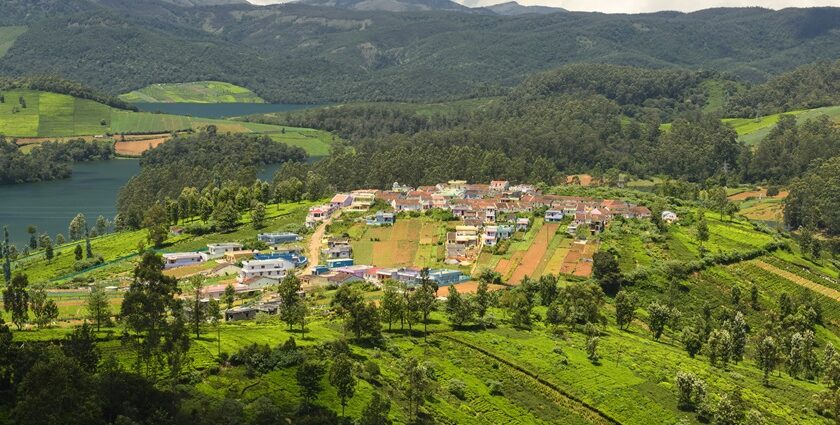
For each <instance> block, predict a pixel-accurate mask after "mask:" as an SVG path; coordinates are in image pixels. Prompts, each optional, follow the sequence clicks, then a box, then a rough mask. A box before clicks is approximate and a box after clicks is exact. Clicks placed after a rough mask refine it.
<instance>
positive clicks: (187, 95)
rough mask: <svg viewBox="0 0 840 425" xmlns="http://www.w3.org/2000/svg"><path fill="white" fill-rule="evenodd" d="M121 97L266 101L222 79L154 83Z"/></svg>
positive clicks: (152, 100) (168, 100)
mask: <svg viewBox="0 0 840 425" xmlns="http://www.w3.org/2000/svg"><path fill="white" fill-rule="evenodd" d="M120 99H122V100H124V101H126V102H129V103H265V101H264V100H263V99H262V98H260V97H259V96H257V95H256V94H254V92H252V91H251V90H248V89H246V88H245V87H240V86H236V85H233V84H230V83H225V82H221V81H198V82H194V83H172V84H153V85H151V86H148V87H144V88H142V89H140V90H135V91H133V92H131V93H126V94H124V95H121V96H120Z"/></svg>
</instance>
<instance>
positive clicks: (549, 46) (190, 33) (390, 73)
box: [0, 0, 840, 102]
mask: <svg viewBox="0 0 840 425" xmlns="http://www.w3.org/2000/svg"><path fill="white" fill-rule="evenodd" d="M3 7H4V12H7V11H8V13H4V14H3V16H0V25H20V24H26V25H27V26H28V28H29V29H28V30H27V32H25V33H24V34H23V35H21V36H20V37H18V38H17V40H16V41H15V42H14V45H13V46H12V48H11V49H10V50H9V51H8V53H7V54H6V55H5V56H4V57H2V58H0V73H5V74H12V75H25V74H31V73H36V72H37V73H55V74H58V75H60V76H63V77H65V78H69V79H73V80H77V81H81V82H83V83H85V84H88V85H91V86H93V87H94V88H97V89H100V90H103V91H108V92H109V93H112V94H118V93H125V92H129V91H131V90H134V89H138V88H141V87H145V86H147V85H149V84H153V83H162V82H188V81H203V80H218V81H226V82H230V83H233V84H237V85H241V86H244V87H247V88H249V89H251V90H253V91H255V92H256V93H257V94H258V95H259V96H260V97H262V98H264V99H266V100H268V101H286V102H328V101H349V100H421V99H423V100H429V99H446V98H461V97H467V96H473V95H487V94H501V93H504V91H505V90H506V88H508V87H512V86H514V85H515V84H517V83H519V82H520V81H522V80H524V79H525V78H526V77H527V76H529V75H531V74H533V73H535V72H538V71H543V70H546V69H550V68H555V67H557V66H559V65H563V64H568V63H575V62H598V63H610V64H624V65H635V66H645V67H654V68H662V67H679V68H688V69H704V70H714V71H719V72H725V73H727V74H731V75H732V77H733V78H736V79H740V80H743V81H753V82H759V81H763V80H765V79H767V78H770V77H772V76H774V75H777V74H779V73H782V72H784V71H787V70H790V69H793V68H795V67H797V66H800V65H802V64H805V63H810V62H814V61H817V60H821V59H828V58H831V59H833V58H837V57H840V32H838V31H837V29H838V28H840V9H835V8H815V9H785V10H781V11H772V10H767V9H759V8H747V9H713V10H706V11H701V12H696V13H691V14H681V13H674V12H667V13H665V12H663V13H655V14H644V15H607V14H598V13H572V12H563V13H553V14H546V15H535V14H528V15H521V16H501V15H495V14H492V13H491V12H489V11H487V10H485V11H484V12H483V13H474V12H471V13H464V12H460V11H439V10H433V11H414V12H386V11H370V10H348V9H341V8H336V7H329V6H310V5H305V4H284V5H274V6H265V7H258V6H252V5H246V4H234V5H223V6H204V7H202V6H199V7H181V6H177V5H174V4H172V3H168V2H167V3H162V2H158V1H154V0H142V2H140V3H138V2H137V1H135V0H131V1H129V0H97V1H96V2H93V1H89V0H66V1H64V0H63V1H60V2H59V1H56V0H32V1H30V0H27V1H21V0H14V1H12V2H4V6H3Z"/></svg>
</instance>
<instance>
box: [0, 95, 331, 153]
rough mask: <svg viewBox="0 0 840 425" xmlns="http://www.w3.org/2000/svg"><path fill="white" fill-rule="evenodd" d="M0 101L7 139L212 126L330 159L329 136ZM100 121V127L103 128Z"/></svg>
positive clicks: (71, 102)
mask: <svg viewBox="0 0 840 425" xmlns="http://www.w3.org/2000/svg"><path fill="white" fill-rule="evenodd" d="M3 95H4V96H5V103H2V104H0V134H2V135H6V136H10V137H15V136H16V137H70V136H88V135H99V134H106V133H112V134H121V133H124V134H143V133H167V132H172V131H179V130H188V129H197V128H201V127H205V126H208V125H215V126H216V127H218V131H219V132H222V133H224V132H231V133H260V134H266V135H268V136H269V137H271V138H272V139H273V140H275V141H278V142H283V143H287V144H289V145H293V146H299V147H302V148H304V149H305V150H306V151H307V153H309V155H311V156H324V155H326V154H327V153H329V145H330V143H332V140H333V137H332V135H330V134H329V133H327V132H324V131H320V130H312V129H306V128H297V127H282V126H277V125H267V124H258V123H248V122H242V121H231V120H220V119H206V118H193V117H187V116H181V115H168V114H153V113H149V112H132V111H126V110H120V109H115V108H111V107H108V106H106V105H103V104H101V103H97V102H94V101H91V100H87V99H78V98H73V97H71V96H67V95H63V94H56V93H48V92H40V91H33V90H10V91H6V92H3ZM20 97H23V98H24V100H25V102H26V106H27V107H26V108H23V107H21V105H20V102H19V98H20ZM14 110H17V112H14ZM103 121H104V123H105V125H102V123H103Z"/></svg>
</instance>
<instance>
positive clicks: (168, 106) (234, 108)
mask: <svg viewBox="0 0 840 425" xmlns="http://www.w3.org/2000/svg"><path fill="white" fill-rule="evenodd" d="M132 105H134V106H136V107H137V108H139V109H140V110H141V111H145V112H163V113H165V114H174V115H189V116H193V117H201V118H225V117H238V116H242V115H252V114H265V113H269V112H286V111H295V110H298V109H306V108H314V107H315V106H318V105H297V104H288V103H133V104H132Z"/></svg>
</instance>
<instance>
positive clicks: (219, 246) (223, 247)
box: [207, 242, 242, 258]
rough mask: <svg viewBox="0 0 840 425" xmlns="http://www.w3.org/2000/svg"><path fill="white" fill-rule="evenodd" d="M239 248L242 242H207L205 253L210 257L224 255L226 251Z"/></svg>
mask: <svg viewBox="0 0 840 425" xmlns="http://www.w3.org/2000/svg"><path fill="white" fill-rule="evenodd" d="M241 249H242V244H241V243H236V242H224V243H211V244H207V254H208V255H209V256H210V258H218V257H224V256H225V254H227V253H228V252H233V251H239V250H241Z"/></svg>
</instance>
